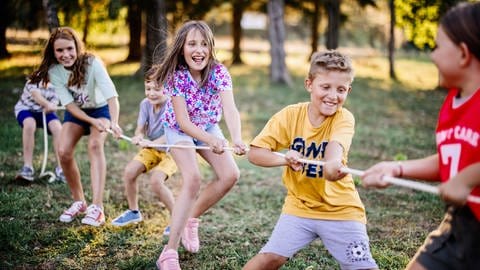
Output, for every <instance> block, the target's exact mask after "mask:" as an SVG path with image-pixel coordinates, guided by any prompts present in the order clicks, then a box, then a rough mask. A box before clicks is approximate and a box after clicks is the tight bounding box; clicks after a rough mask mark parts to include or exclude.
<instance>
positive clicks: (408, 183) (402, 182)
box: [107, 129, 480, 203]
mask: <svg viewBox="0 0 480 270" xmlns="http://www.w3.org/2000/svg"><path fill="white" fill-rule="evenodd" d="M107 131H108V132H109V133H111V134H113V131H112V130H110V129H107ZM120 138H121V139H124V140H126V141H129V142H132V138H130V137H127V136H125V135H120ZM148 147H152V148H166V149H169V148H185V149H196V150H210V149H211V148H210V147H208V146H196V145H182V144H153V143H152V144H148ZM223 149H224V150H227V151H233V147H224V148H223ZM247 151H248V150H247ZM273 153H274V154H276V155H278V156H281V157H285V154H282V153H279V152H273ZM299 161H300V162H302V163H304V164H313V165H320V166H323V165H325V162H324V161H321V160H310V159H303V158H302V159H299ZM340 171H341V172H342V173H349V174H352V175H356V176H363V175H364V174H365V172H364V171H361V170H356V169H351V168H348V167H343V168H341V169H340ZM382 180H383V181H385V182H388V183H390V184H393V185H396V186H401V187H406V188H410V189H414V190H419V191H424V192H428V193H432V194H439V190H438V187H436V186H433V185H429V184H424V183H421V182H417V181H412V180H407V179H403V178H397V177H392V176H387V175H385V176H383V178H382ZM467 201H469V202H473V203H480V197H478V196H473V195H469V196H468V198H467Z"/></svg>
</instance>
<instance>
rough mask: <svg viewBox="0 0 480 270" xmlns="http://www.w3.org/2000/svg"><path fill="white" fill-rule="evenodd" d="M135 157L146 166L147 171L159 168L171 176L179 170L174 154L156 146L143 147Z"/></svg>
mask: <svg viewBox="0 0 480 270" xmlns="http://www.w3.org/2000/svg"><path fill="white" fill-rule="evenodd" d="M133 159H134V160H137V161H139V162H141V163H142V164H143V165H144V166H145V168H146V172H148V171H151V170H159V171H162V172H163V173H165V174H166V175H167V177H170V176H172V174H174V173H175V172H176V171H177V164H175V161H174V160H173V158H172V156H171V155H170V154H168V153H165V152H163V151H158V150H157V149H154V148H143V149H142V150H140V152H138V154H137V155H136V156H135V157H134V158H133Z"/></svg>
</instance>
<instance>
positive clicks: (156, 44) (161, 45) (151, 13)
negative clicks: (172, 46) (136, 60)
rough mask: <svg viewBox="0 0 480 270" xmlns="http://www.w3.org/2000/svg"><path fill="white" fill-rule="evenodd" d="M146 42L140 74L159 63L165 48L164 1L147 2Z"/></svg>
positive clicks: (150, 0)
mask: <svg viewBox="0 0 480 270" xmlns="http://www.w3.org/2000/svg"><path fill="white" fill-rule="evenodd" d="M147 3H148V6H147V28H146V30H147V31H146V35H147V42H146V45H145V52H144V54H143V57H142V63H141V68H140V70H139V71H140V72H142V74H143V73H144V72H145V71H147V70H148V69H150V68H151V67H152V65H153V64H155V63H160V62H161V60H162V58H163V56H164V54H165V50H166V48H167V16H166V4H165V0H148V2H147Z"/></svg>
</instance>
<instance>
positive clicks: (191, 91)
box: [162, 63, 232, 132]
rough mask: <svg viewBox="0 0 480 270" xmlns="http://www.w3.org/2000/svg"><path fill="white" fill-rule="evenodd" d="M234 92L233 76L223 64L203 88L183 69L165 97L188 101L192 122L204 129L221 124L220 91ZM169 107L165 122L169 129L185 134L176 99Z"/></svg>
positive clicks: (171, 80) (172, 79)
mask: <svg viewBox="0 0 480 270" xmlns="http://www.w3.org/2000/svg"><path fill="white" fill-rule="evenodd" d="M231 90H232V78H231V77H230V73H228V70H227V68H226V67H225V66H224V65H222V64H219V63H217V64H216V65H215V66H214V67H213V68H212V71H211V72H210V74H209V75H208V80H207V82H206V83H205V85H204V86H203V87H199V85H198V84H197V82H196V81H195V80H194V79H193V77H192V75H191V74H190V71H189V70H188V67H186V66H180V67H179V68H178V69H177V70H175V73H174V74H173V77H170V78H169V79H168V80H167V82H166V83H165V85H164V94H165V95H167V96H170V97H172V96H181V97H183V98H185V102H186V104H187V111H188V115H189V117H190V121H192V123H193V124H195V125H196V126H198V127H199V128H201V129H203V130H207V129H208V128H210V127H211V126H213V125H215V124H217V123H218V122H219V121H220V119H221V118H222V101H221V98H220V92H221V91H231ZM165 106H166V107H165V113H164V114H163V119H162V120H164V121H163V123H164V125H165V127H168V128H172V129H175V130H178V131H181V132H182V130H180V127H179V126H178V124H177V121H176V119H175V113H174V111H173V106H172V100H171V99H168V101H167V104H166V105H165Z"/></svg>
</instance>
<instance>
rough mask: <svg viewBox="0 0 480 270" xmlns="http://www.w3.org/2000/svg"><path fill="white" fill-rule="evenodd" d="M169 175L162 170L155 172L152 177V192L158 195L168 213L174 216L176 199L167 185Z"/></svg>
mask: <svg viewBox="0 0 480 270" xmlns="http://www.w3.org/2000/svg"><path fill="white" fill-rule="evenodd" d="M166 178H167V175H165V173H163V172H162V171H160V170H153V171H152V176H151V177H150V183H151V185H152V190H153V192H155V195H157V197H158V199H159V200H160V201H161V202H162V203H163V204H164V205H165V207H167V209H168V212H169V213H170V215H172V210H173V204H174V201H175V199H174V197H173V193H172V191H171V190H170V189H169V188H168V187H167V186H166V185H165V179H166Z"/></svg>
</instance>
